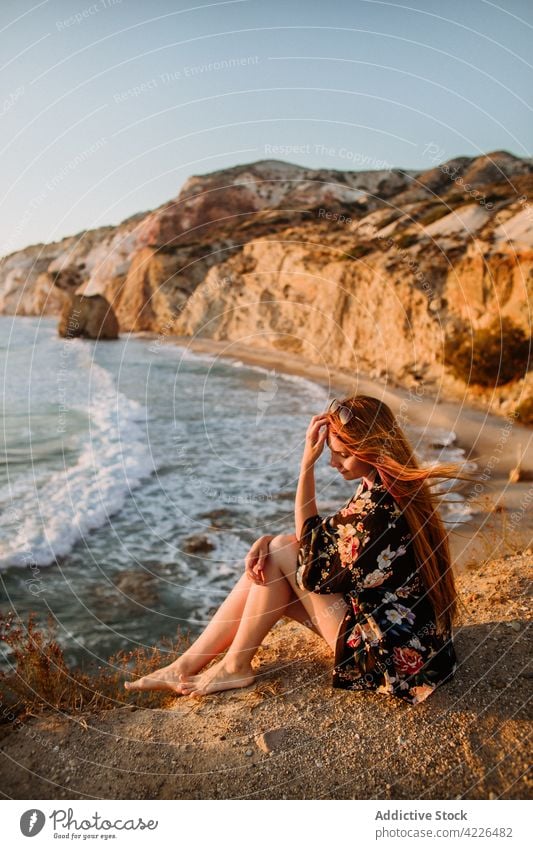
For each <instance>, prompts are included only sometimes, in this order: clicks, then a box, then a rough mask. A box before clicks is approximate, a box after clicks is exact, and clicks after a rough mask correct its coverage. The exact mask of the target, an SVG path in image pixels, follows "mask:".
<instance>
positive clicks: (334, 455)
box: [327, 432, 375, 481]
mask: <svg viewBox="0 0 533 849" xmlns="http://www.w3.org/2000/svg"><path fill="white" fill-rule="evenodd" d="M327 443H328V447H329V449H330V451H331V459H330V461H329V464H330V466H333V468H334V469H337V471H338V472H339V474H341V475H342V476H343V478H344V480H347V481H351V480H355V479H356V478H362V477H364V476H367V475H369V474H370V472H371V471H372V470H373V469H374V468H375V466H372V465H371V464H370V463H365V462H363V460H358V458H357V457H354V455H353V454H350V453H349V451H348V449H347V448H346V446H345V445H343V443H342V442H341V441H340V439H338V438H337V437H336V436H334V434H332V433H331V432H329V433H328V437H327Z"/></svg>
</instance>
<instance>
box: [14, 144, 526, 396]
mask: <svg viewBox="0 0 533 849" xmlns="http://www.w3.org/2000/svg"><path fill="white" fill-rule="evenodd" d="M532 193H533V162H532V161H531V160H524V159H520V158H517V157H515V156H512V155H511V154H509V153H507V152H505V151H496V152H494V153H490V154H487V155H486V156H479V157H475V158H470V157H459V158H456V159H453V160H450V161H449V162H447V163H444V164H441V165H439V166H438V167H434V168H431V169H429V170H423V171H402V170H400V169H392V170H383V171H366V172H365V171H359V172H343V171H330V170H309V169H305V168H301V167H299V166H296V165H291V164H288V163H284V162H278V161H272V160H268V161H262V162H256V163H253V164H249V165H243V166H238V167H235V168H230V169H226V170H222V171H217V172H214V173H211V174H207V175H203V176H194V177H191V178H190V179H189V180H188V181H187V182H186V184H185V185H184V187H183V189H182V191H181V192H180V194H179V196H178V197H177V198H176V199H175V200H172V201H170V202H169V203H167V204H164V205H163V206H162V207H160V208H159V209H156V210H154V211H153V212H149V213H146V214H139V215H136V216H134V217H132V218H130V219H128V220H126V221H124V222H123V223H122V224H120V225H119V226H117V227H104V228H100V229H98V230H93V231H87V232H84V233H81V234H78V235H77V236H72V237H69V238H66V239H63V240H62V241H60V242H57V243H54V244H51V245H36V246H32V247H30V248H26V249H25V250H22V251H18V252H16V253H14V254H11V255H10V256H8V257H5V258H4V259H3V260H1V261H0V312H3V313H4V314H15V313H16V314H19V315H38V314H58V313H59V312H60V310H61V307H62V305H63V304H64V302H65V298H66V297H68V296H69V294H72V293H77V294H86V295H94V294H101V295H104V296H105V297H106V298H107V300H108V301H109V303H110V304H111V305H112V307H113V309H114V311H115V313H116V315H117V317H118V320H119V323H120V329H121V330H122V331H140V330H145V331H154V332H156V333H160V334H165V335H167V334H174V333H176V334H181V335H189V336H195V335H196V336H202V337H209V338H213V339H219V340H220V339H228V340H240V341H242V342H248V343H249V344H250V345H253V346H254V347H256V348H274V349H279V350H283V351H290V352H293V353H298V354H301V355H302V356H303V357H305V358H306V359H308V360H310V361H312V362H316V363H322V364H326V365H328V366H330V367H332V368H345V369H349V370H354V369H362V370H364V371H367V372H369V373H370V374H371V375H374V376H380V375H381V376H386V377H387V378H390V379H394V380H396V381H398V382H400V383H404V384H410V383H411V382H415V383H416V382H421V381H427V382H428V383H435V382H438V383H439V385H441V383H442V380H443V379H445V383H446V386H447V387H448V388H449V389H450V390H451V391H452V394H453V392H454V391H455V393H456V394H457V392H464V391H465V387H461V386H459V385H457V381H454V380H452V379H451V378H450V376H449V375H447V374H446V373H445V371H444V370H443V366H442V349H443V343H444V339H445V336H446V334H447V332H448V331H449V329H450V328H451V327H452V326H456V325H457V323H458V322H459V324H461V323H462V325H463V326H464V328H465V332H469V331H470V330H471V329H472V328H477V327H482V326H484V325H486V324H488V323H490V322H491V321H492V320H493V319H494V318H495V317H503V316H509V317H510V318H512V320H513V321H514V322H515V323H516V324H517V325H519V326H520V327H522V328H523V329H524V330H525V331H526V332H527V333H528V334H530V333H531V313H530V299H531V291H532V277H533V208H532V206H531V197H532ZM530 391H531V381H530V375H526V376H525V377H524V378H523V379H522V380H521V381H517V382H516V385H515V386H514V387H513V388H511V389H509V387H507V389H505V388H501V390H500V391H499V395H500V396H501V397H500V398H496V401H494V397H495V396H494V392H493V391H492V392H491V393H488V394H487V399H486V400H487V403H489V401H490V405H491V406H492V407H494V406H495V411H496V412H502V411H505V409H506V403H507V400H508V399H509V398H511V396H512V398H511V400H512V402H513V403H515V402H516V399H517V398H520V397H521V396H523V394H524V392H526V393H527V392H530ZM482 394H483V393H479V392H478V395H480V397H481V395H482ZM497 394H498V393H497ZM489 396H490V397H489ZM504 396H505V397H504ZM502 398H503V402H502ZM506 399H507V400H506ZM500 406H502V409H500Z"/></svg>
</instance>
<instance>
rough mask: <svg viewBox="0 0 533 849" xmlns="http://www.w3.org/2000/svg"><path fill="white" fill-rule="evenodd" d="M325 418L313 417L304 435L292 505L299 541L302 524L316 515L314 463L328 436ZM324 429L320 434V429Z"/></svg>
mask: <svg viewBox="0 0 533 849" xmlns="http://www.w3.org/2000/svg"><path fill="white" fill-rule="evenodd" d="M326 423H327V416H325V415H322V416H313V418H312V419H311V423H310V425H309V427H308V428H307V433H306V435H305V448H304V453H303V456H302V462H301V464H300V476H299V478H298V486H297V488H296V499H295V505H294V527H295V533H296V537H297V538H298V539H301V534H302V530H303V526H304V522H305V520H306V519H308V518H309V517H310V516H315V515H316V514H317V513H318V510H317V506H316V501H315V463H316V461H317V460H318V458H319V457H320V455H321V454H322V450H323V448H324V443H325V441H326V437H327V434H328V429H327V425H326ZM321 428H324V430H323V431H322V433H320V429H321Z"/></svg>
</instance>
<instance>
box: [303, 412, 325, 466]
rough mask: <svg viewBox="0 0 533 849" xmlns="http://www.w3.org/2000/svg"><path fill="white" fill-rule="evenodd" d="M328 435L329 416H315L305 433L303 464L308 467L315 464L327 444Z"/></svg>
mask: <svg viewBox="0 0 533 849" xmlns="http://www.w3.org/2000/svg"><path fill="white" fill-rule="evenodd" d="M327 435H328V416H327V415H324V414H322V415H320V416H313V418H312V419H311V422H310V424H309V427H308V428H307V433H306V434H305V448H304V453H303V457H302V466H304V467H306V468H308V467H309V466H314V464H315V463H316V461H317V460H318V458H319V457H320V455H321V454H322V451H323V450H324V445H325V444H326V439H327Z"/></svg>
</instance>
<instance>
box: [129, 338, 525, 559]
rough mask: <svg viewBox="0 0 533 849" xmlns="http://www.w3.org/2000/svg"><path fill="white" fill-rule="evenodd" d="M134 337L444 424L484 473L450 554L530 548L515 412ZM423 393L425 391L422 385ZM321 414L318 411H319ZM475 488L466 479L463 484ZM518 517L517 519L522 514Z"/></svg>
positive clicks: (309, 367)
mask: <svg viewBox="0 0 533 849" xmlns="http://www.w3.org/2000/svg"><path fill="white" fill-rule="evenodd" d="M134 336H135V338H144V339H147V338H150V339H157V340H159V341H158V344H159V345H175V346H177V347H179V348H184V349H186V350H189V351H191V352H192V353H197V354H207V355H209V356H218V357H222V358H224V359H229V360H240V361H242V362H243V363H244V364H245V365H252V366H260V367H262V368H266V369H272V370H274V371H275V372H279V373H284V374H290V375H295V376H297V377H302V378H305V379H306V380H309V381H311V382H313V383H316V384H318V385H320V386H322V387H323V388H325V389H326V390H327V391H328V392H329V393H330V395H331V396H336V395H342V394H344V395H351V394H354V395H355V394H364V395H374V396H375V397H379V398H381V399H382V400H383V401H384V402H385V403H386V404H388V405H389V406H390V408H391V410H392V411H393V413H394V415H396V416H398V417H400V421H401V424H402V425H403V424H407V425H412V426H414V427H420V428H426V427H427V428H429V429H431V428H443V429H445V430H448V431H453V432H454V433H455V434H456V441H455V445H456V446H457V447H458V448H460V449H462V450H463V451H464V455H465V462H467V461H469V460H471V461H474V462H476V463H477V466H478V468H477V472H475V474H476V473H479V475H480V476H481V475H486V478H487V479H485V480H483V481H482V482H480V485H481V486H482V489H481V490H479V489H478V490H477V492H474V491H473V488H471V489H470V490H468V489H466V491H465V496H464V497H465V498H466V500H468V501H470V502H471V505H472V509H473V510H474V513H473V515H472V516H471V518H470V519H468V520H467V521H465V522H462V523H461V525H460V526H459V527H458V528H456V529H454V530H451V531H450V536H449V540H450V547H451V551H452V557H453V559H454V561H455V564H456V566H457V568H458V570H459V571H461V570H463V569H464V568H465V567H467V566H468V564H470V563H472V562H477V561H478V560H480V559H486V558H489V557H491V558H494V557H498V556H503V555H504V554H505V550H506V546H507V544H508V543H509V535H512V539H513V545H514V547H516V544H517V543H518V545H519V546H520V545H521V546H522V547H523V548H527V547H528V546H531V545H532V541H533V509H531V508H533V428H528V427H526V426H524V425H521V424H520V423H518V422H516V421H515V420H514V419H513V418H512V417H509V416H506V417H501V418H500V417H497V416H494V415H493V414H489V413H486V412H483V411H482V410H479V409H477V408H475V407H472V406H470V405H468V404H466V403H464V402H459V401H453V400H450V399H446V400H444V399H443V400H441V399H440V398H438V397H436V395H435V394H433V393H435V392H436V391H437V390H438V387H436V386H435V385H432V384H428V386H427V388H424V387H423V386H417V387H416V389H408V388H405V387H402V386H399V385H398V384H397V383H392V384H385V383H383V382H382V381H380V380H378V379H376V378H371V377H370V376H369V375H368V374H364V373H362V372H361V373H359V374H358V375H356V376H354V375H351V374H349V373H347V372H344V371H343V370H338V369H331V370H328V369H327V368H324V367H322V366H318V365H316V364H314V363H309V362H308V361H307V360H305V359H304V358H302V357H299V356H297V355H294V354H287V353H284V352H281V351H272V350H268V349H255V348H251V347H249V346H246V345H243V344H241V343H238V342H231V341H226V340H224V341H218V340H214V339H205V338H201V337H196V338H195V337H188V336H168V337H166V338H165V340H164V341H161V336H160V335H158V334H157V333H151V332H146V331H145V332H139V333H136V334H134ZM421 389H422V390H423V391H422V392H421V391H420V390H421ZM317 412H318V411H317ZM519 455H521V468H522V473H523V479H521V480H520V481H518V482H516V483H511V482H510V481H509V473H510V472H511V470H512V469H514V468H515V467H516V465H517V459H518V456H519ZM468 486H469V485H468V484H467V483H465V488H466V487H468ZM517 517H518V518H517Z"/></svg>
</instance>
